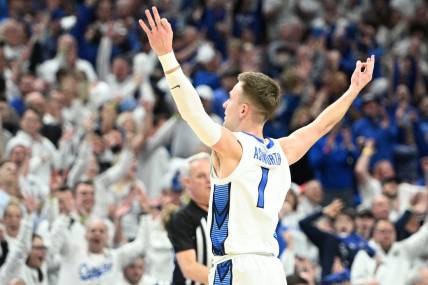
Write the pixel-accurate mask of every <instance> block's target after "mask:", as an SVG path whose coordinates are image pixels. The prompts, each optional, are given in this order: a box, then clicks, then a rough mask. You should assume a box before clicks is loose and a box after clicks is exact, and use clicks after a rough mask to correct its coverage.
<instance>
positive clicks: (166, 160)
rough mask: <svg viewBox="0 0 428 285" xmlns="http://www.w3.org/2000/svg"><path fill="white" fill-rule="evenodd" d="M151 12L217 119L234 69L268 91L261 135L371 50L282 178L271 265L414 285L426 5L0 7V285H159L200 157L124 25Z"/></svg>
mask: <svg viewBox="0 0 428 285" xmlns="http://www.w3.org/2000/svg"><path fill="white" fill-rule="evenodd" d="M152 5H156V6H157V7H158V9H159V11H160V13H161V15H162V16H163V17H166V18H168V20H169V22H170V23H172V26H173V29H174V50H175V52H176V57H177V59H178V60H179V61H180V63H181V66H182V68H183V70H184V71H185V73H186V74H187V75H188V76H189V78H191V80H192V83H193V84H194V86H195V87H196V89H197V91H198V93H199V95H200V98H201V100H202V102H203V105H204V107H205V110H206V111H207V112H208V113H209V114H210V115H211V116H212V118H213V119H214V120H216V121H218V122H219V123H221V122H222V119H223V116H224V110H223V107H222V106H223V103H224V102H225V101H226V100H227V99H228V96H229V95H228V92H229V91H230V89H231V88H232V87H233V85H234V84H235V83H236V82H237V75H238V74H239V73H240V72H243V71H259V72H263V73H266V74H268V75H270V76H271V77H273V78H275V79H276V80H277V81H278V82H279V83H280V85H281V87H282V93H283V96H282V99H281V104H280V107H279V108H278V110H277V111H276V112H275V114H274V116H273V119H272V120H271V121H269V122H268V123H267V125H266V128H265V136H267V137H272V138H278V137H282V136H286V135H288V134H290V133H291V132H293V131H294V130H296V129H298V128H300V127H302V126H304V125H306V124H307V123H308V122H310V121H311V120H313V119H314V118H315V117H316V116H317V115H318V114H319V113H320V112H321V111H322V110H323V109H324V108H325V107H326V106H327V105H328V104H329V103H331V102H333V101H334V100H336V99H337V98H338V97H339V96H340V95H341V94H343V93H344V91H346V89H347V87H348V85H349V79H350V75H351V73H352V71H353V70H354V68H355V62H356V60H358V59H365V58H367V57H368V56H369V55H371V54H374V55H375V56H376V66H375V70H374V78H373V82H372V83H371V84H370V85H369V86H368V87H367V88H366V89H365V90H363V92H362V94H361V95H360V96H359V97H358V98H357V100H356V101H355V102H354V104H353V105H352V107H351V109H350V110H349V112H348V113H347V116H346V118H345V119H344V120H343V121H342V122H341V124H340V125H338V126H337V127H336V128H335V129H334V130H333V131H332V132H331V133H330V134H328V135H326V136H325V137H323V138H322V139H321V140H320V141H318V142H317V143H316V144H315V145H314V146H313V147H312V149H311V150H310V151H309V153H308V154H307V155H305V156H304V157H303V158H302V159H301V160H300V161H299V162H298V163H296V164H294V165H293V166H292V167H291V173H292V174H291V175H292V181H293V182H294V184H293V187H292V189H291V190H290V191H289V194H288V196H287V199H286V201H285V202H284V208H283V210H282V212H281V213H280V223H279V224H278V228H277V233H276V234H277V237H278V242H279V246H280V258H281V260H282V261H283V263H284V269H285V270H286V272H287V275H288V276H289V277H288V284H289V285H293V284H299V285H300V284H312V285H313V284H355V285H387V284H388V285H390V284H397V285H407V284H409V285H427V284H428V224H425V220H426V216H427V210H428V190H427V187H426V185H427V183H428V1H426V0H412V1H405V0H373V1H371V0H345V1H334V0H319V1H316V0H301V1H297V0H234V1H228V0H151V1H150V0H141V1H139V0H68V1H64V0H44V1H43V0H39V1H38V0H9V1H7V0H0V126H1V132H0V158H1V163H0V217H1V228H0V241H1V246H0V265H1V267H0V283H1V282H4V283H1V284H8V282H9V284H27V285H28V284H59V285H63V284H92V283H89V282H91V280H96V279H97V278H99V277H100V278H101V277H103V278H104V277H105V276H107V277H105V279H103V282H104V283H102V284H145V285H149V284H170V282H171V278H172V271H173V268H174V265H173V260H174V253H173V247H172V245H171V243H170V241H169V239H168V236H167V232H166V228H167V225H168V220H169V219H170V216H171V215H172V214H171V213H172V212H174V211H175V210H176V208H178V207H180V206H182V205H184V204H186V203H187V201H189V195H188V193H187V191H186V189H184V188H185V187H183V184H182V183H181V181H182V177H180V168H181V167H182V165H183V163H184V162H185V158H187V157H189V156H191V155H193V154H195V153H198V152H200V151H208V150H207V149H206V148H205V147H204V146H203V145H202V144H201V142H200V141H199V140H198V138H197V137H196V136H195V135H194V133H193V132H192V130H191V129H190V128H189V127H188V126H187V125H186V123H185V122H184V121H183V120H182V119H181V118H180V116H179V115H178V114H177V111H176V109H175V105H174V102H173V100H172V98H171V96H170V94H169V90H168V86H167V84H166V82H165V79H164V77H163V73H162V69H161V67H160V65H159V62H158V60H157V57H156V55H155V54H154V53H153V52H152V51H151V50H150V47H149V45H148V42H147V38H146V37H145V35H144V33H143V32H142V30H141V28H140V27H139V26H138V22H137V20H138V19H139V18H140V17H141V16H142V15H143V14H144V9H146V8H148V7H151V6H152ZM101 256H102V257H101ZM101 259H102V260H106V259H108V260H110V262H109V263H103V264H108V265H103V266H96V265H94V264H99V263H97V262H98V261H99V260H101ZM100 262H101V261H100ZM18 265H19V266H18ZM72 268H78V269H76V270H78V272H79V274H75V273H74V272H77V271H73V270H71V269H72ZM16 277H18V278H16ZM85 282H86V283H85ZM97 284H98V283H97Z"/></svg>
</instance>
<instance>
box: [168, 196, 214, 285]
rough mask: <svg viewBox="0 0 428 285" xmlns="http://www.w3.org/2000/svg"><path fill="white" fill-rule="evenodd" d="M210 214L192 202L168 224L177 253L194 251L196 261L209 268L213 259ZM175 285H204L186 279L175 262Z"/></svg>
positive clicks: (170, 236) (170, 237) (169, 235)
mask: <svg viewBox="0 0 428 285" xmlns="http://www.w3.org/2000/svg"><path fill="white" fill-rule="evenodd" d="M207 215H208V213H207V212H206V211H205V210H203V209H201V208H199V207H198V206H197V205H196V203H195V202H193V201H190V203H189V204H188V205H186V206H185V207H183V208H181V209H180V210H179V211H178V212H177V213H175V214H174V215H173V216H172V218H171V221H170V223H169V224H168V227H167V228H168V237H169V239H170V240H171V243H172V245H173V247H174V251H175V253H178V252H181V251H185V250H189V249H194V250H195V251H196V261H197V262H198V263H200V264H203V265H205V266H209V260H210V257H211V246H210V237H209V229H208V227H207ZM172 281H173V285H202V284H201V283H199V282H195V281H192V280H189V279H186V278H185V277H184V276H183V273H182V272H181V270H180V267H179V266H178V263H177V260H175V269H174V275H173V280H172Z"/></svg>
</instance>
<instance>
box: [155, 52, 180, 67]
mask: <svg viewBox="0 0 428 285" xmlns="http://www.w3.org/2000/svg"><path fill="white" fill-rule="evenodd" d="M159 61H160V63H161V65H162V68H163V70H164V71H168V70H171V69H174V68H176V67H178V66H180V64H179V63H178V61H177V59H176V58H175V54H174V52H170V53H167V54H164V55H161V56H159Z"/></svg>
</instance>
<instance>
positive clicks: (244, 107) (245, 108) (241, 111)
mask: <svg viewBox="0 0 428 285" xmlns="http://www.w3.org/2000/svg"><path fill="white" fill-rule="evenodd" d="M248 110H249V106H248V104H247V103H243V104H241V106H240V108H239V117H240V118H242V117H244V116H245V115H246V114H247V113H248Z"/></svg>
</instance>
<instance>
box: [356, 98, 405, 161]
mask: <svg viewBox="0 0 428 285" xmlns="http://www.w3.org/2000/svg"><path fill="white" fill-rule="evenodd" d="M362 98H363V99H362V100H363V105H362V113H363V115H364V117H363V118H361V119H359V120H358V121H356V122H355V123H354V125H353V129H352V132H353V137H354V138H356V139H359V138H364V139H373V140H374V142H375V144H376V153H375V154H374V156H373V158H372V159H371V162H370V163H371V165H374V164H375V163H376V162H377V161H379V160H389V161H392V159H393V146H394V145H395V143H396V139H397V128H396V126H395V125H394V123H393V121H391V120H390V118H389V117H388V114H387V113H386V111H385V110H384V109H383V107H382V105H380V102H379V100H378V99H377V98H375V95H374V94H371V93H367V94H364V95H363V97H362Z"/></svg>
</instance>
